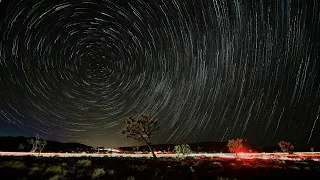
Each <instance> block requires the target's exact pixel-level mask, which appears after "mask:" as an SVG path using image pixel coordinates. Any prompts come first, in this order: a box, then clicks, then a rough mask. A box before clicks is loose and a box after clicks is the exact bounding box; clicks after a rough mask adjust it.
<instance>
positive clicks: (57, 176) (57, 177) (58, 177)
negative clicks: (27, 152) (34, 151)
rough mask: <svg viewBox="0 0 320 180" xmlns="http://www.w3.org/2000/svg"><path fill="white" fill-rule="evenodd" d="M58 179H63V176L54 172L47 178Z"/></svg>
mask: <svg viewBox="0 0 320 180" xmlns="http://www.w3.org/2000/svg"><path fill="white" fill-rule="evenodd" d="M59 179H63V176H61V175H59V174H56V175H54V176H52V177H50V178H49V180H59Z"/></svg>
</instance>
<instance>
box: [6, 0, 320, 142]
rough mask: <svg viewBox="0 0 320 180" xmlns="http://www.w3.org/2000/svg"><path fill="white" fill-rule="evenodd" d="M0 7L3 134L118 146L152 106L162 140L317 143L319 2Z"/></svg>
mask: <svg viewBox="0 0 320 180" xmlns="http://www.w3.org/2000/svg"><path fill="white" fill-rule="evenodd" d="M0 7H1V8H0V11H1V17H0V18H1V21H0V23H1V24H0V38H1V41H0V125H1V126H2V127H0V135H5V133H4V129H5V128H4V127H7V126H10V128H12V132H13V131H14V134H15V133H17V134H19V133H18V132H21V133H22V132H23V133H29V134H32V135H33V134H39V135H40V136H42V137H45V138H49V139H54V140H59V141H68V142H71V141H74V142H81V143H86V144H88V145H94V146H101V145H104V146H122V145H128V144H131V143H132V141H130V140H127V139H126V137H125V136H123V135H122V134H121V131H122V130H123V129H124V128H125V123H124V120H125V119H126V118H127V117H128V116H136V115H140V114H147V113H150V114H151V116H152V117H153V118H154V119H156V121H157V122H158V123H159V127H160V130H159V131H158V133H157V134H156V136H155V137H154V142H155V143H191V142H203V141H227V140H228V139H231V138H237V137H241V138H243V139H246V140H248V142H252V143H258V144H259V143H276V142H278V141H280V140H287V141H292V142H295V143H303V144H312V143H313V144H314V143H316V142H319V141H320V133H319V130H320V129H319V128H320V122H319V121H320V120H319V114H320V2H319V1H318V0H313V1H312V0H309V1H307V0H305V1H303V0H278V1H277V0H260V1H258V0H257V1H254V0H252V1H251V0H249V1H244V0H228V1H227V0H187V1H185V0H150V1H149V0H55V1H49V0H37V1H36V0H13V1H8V2H4V1H2V2H0ZM1 131H2V132H1ZM10 131H11V130H10Z"/></svg>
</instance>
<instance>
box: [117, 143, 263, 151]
mask: <svg viewBox="0 0 320 180" xmlns="http://www.w3.org/2000/svg"><path fill="white" fill-rule="evenodd" d="M175 145H176V144H157V145H154V146H153V147H154V149H155V150H158V151H168V150H169V151H173V150H174V146H175ZM189 146H190V148H191V150H192V151H194V152H198V150H199V151H200V152H216V153H218V152H223V153H226V152H229V150H228V148H227V142H200V143H190V144H189ZM119 149H120V150H123V151H132V150H133V149H134V147H132V146H131V147H120V148H119ZM148 150H149V149H148V147H147V146H139V151H148ZM249 150H251V151H252V152H261V151H262V148H261V147H259V146H256V145H252V144H249V143H246V142H244V143H243V148H242V149H241V151H242V152H248V151H249Z"/></svg>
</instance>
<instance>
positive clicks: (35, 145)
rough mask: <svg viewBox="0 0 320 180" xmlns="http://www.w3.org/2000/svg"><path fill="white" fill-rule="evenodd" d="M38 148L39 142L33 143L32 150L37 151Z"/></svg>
mask: <svg viewBox="0 0 320 180" xmlns="http://www.w3.org/2000/svg"><path fill="white" fill-rule="evenodd" d="M36 150H37V144H33V145H32V149H31V151H30V152H36Z"/></svg>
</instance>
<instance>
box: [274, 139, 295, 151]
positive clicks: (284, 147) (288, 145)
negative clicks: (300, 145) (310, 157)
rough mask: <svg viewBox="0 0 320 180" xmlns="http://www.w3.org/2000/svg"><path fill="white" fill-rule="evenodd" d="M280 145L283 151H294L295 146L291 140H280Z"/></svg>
mask: <svg viewBox="0 0 320 180" xmlns="http://www.w3.org/2000/svg"><path fill="white" fill-rule="evenodd" d="M278 145H279V147H280V148H281V150H282V151H283V152H287V153H289V152H290V151H292V150H293V148H294V146H293V145H291V143H290V142H286V141H280V142H279V143H278Z"/></svg>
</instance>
